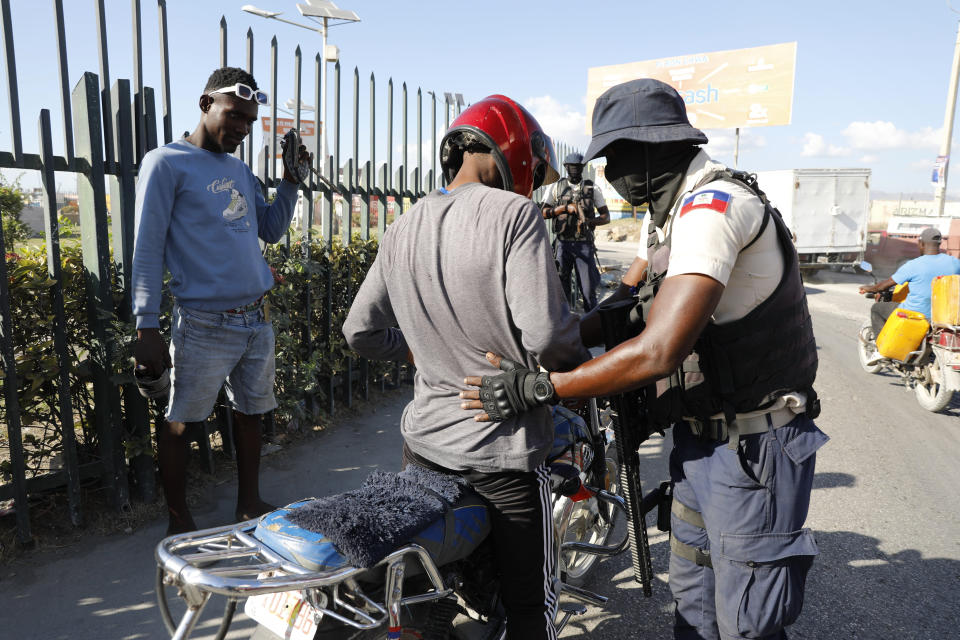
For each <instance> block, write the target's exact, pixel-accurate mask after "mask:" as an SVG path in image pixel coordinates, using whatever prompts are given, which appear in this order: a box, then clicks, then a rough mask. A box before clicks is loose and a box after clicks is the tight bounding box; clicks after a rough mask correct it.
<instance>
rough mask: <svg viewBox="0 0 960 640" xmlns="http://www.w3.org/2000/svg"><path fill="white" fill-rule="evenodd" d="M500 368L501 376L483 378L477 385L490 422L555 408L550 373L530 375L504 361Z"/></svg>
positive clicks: (515, 364) (516, 365) (528, 371)
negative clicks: (546, 406) (537, 409)
mask: <svg viewBox="0 0 960 640" xmlns="http://www.w3.org/2000/svg"><path fill="white" fill-rule="evenodd" d="M500 368H501V369H502V370H503V373H501V374H499V375H496V376H483V378H482V379H481V382H480V401H481V402H482V403H483V410H484V411H485V412H486V413H487V415H488V416H490V420H492V421H494V422H502V421H503V420H509V419H510V418H513V417H515V416H517V415H519V414H521V413H524V412H526V411H529V410H530V409H533V408H534V407H541V406H543V405H545V404H556V402H557V399H556V394H555V393H554V390H553V384H551V382H550V374H549V373H538V372H536V371H531V370H530V369H527V368H526V367H524V366H523V365H521V364H520V363H518V362H514V361H513V360H507V359H506V358H504V359H502V360H501V361H500Z"/></svg>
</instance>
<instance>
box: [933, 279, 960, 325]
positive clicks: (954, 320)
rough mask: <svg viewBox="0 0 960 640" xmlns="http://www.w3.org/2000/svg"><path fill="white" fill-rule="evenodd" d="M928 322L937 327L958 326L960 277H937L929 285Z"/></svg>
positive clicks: (959, 321) (959, 319)
mask: <svg viewBox="0 0 960 640" xmlns="http://www.w3.org/2000/svg"><path fill="white" fill-rule="evenodd" d="M930 289H931V292H930V293H931V300H930V302H931V304H930V309H931V311H932V313H931V314H930V315H931V318H930V320H931V321H932V322H933V324H935V325H938V326H948V327H954V326H957V325H960V276H957V275H953V276H937V277H936V278H934V279H933V283H932V284H931V285H930Z"/></svg>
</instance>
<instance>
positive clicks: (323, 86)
mask: <svg viewBox="0 0 960 640" xmlns="http://www.w3.org/2000/svg"><path fill="white" fill-rule="evenodd" d="M320 35H321V37H322V39H323V44H322V45H321V46H322V47H323V48H322V49H321V50H320V64H321V65H322V66H321V67H320V94H321V95H322V96H323V100H321V101H320V122H318V123H317V124H318V125H319V126H320V148H321V149H322V150H323V158H320V163H319V164H320V173H321V175H322V174H323V172H324V171H326V167H327V155H328V154H327V19H326V18H324V19H323V29H321V30H320ZM337 170H338V169H337V167H334V168H333V171H334V173H336V172H337ZM327 177H331V176H327Z"/></svg>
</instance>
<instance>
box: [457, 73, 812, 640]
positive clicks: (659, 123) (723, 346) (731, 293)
mask: <svg viewBox="0 0 960 640" xmlns="http://www.w3.org/2000/svg"><path fill="white" fill-rule="evenodd" d="M706 142H707V138H706V136H704V135H703V133H702V132H701V131H699V130H697V129H695V128H694V127H692V126H691V125H690V123H689V121H688V120H687V116H686V109H685V106H684V102H683V99H682V98H681V97H680V95H679V94H678V93H677V92H676V91H675V90H674V89H673V88H671V87H670V86H669V85H666V84H664V83H662V82H660V81H657V80H652V79H640V80H632V81H630V82H627V83H624V84H621V85H617V86H615V87H612V88H611V89H609V90H608V91H606V92H605V93H604V94H603V95H601V96H600V98H599V99H598V100H597V103H596V106H595V108H594V111H593V140H592V142H591V144H590V147H589V149H588V150H587V153H586V154H585V157H586V159H588V160H589V159H590V158H594V157H597V156H605V157H606V159H607V167H606V176H607V179H608V180H609V181H610V183H611V184H612V185H613V187H614V188H615V189H616V190H617V193H619V194H620V195H621V196H622V197H623V198H624V199H625V200H627V201H628V202H630V203H631V204H632V205H641V204H647V205H648V206H649V214H648V218H646V220H647V229H648V232H649V239H648V242H647V243H646V255H645V256H641V258H644V259H648V262H649V265H648V268H647V278H646V280H645V282H644V283H643V284H642V285H641V286H640V292H639V300H641V301H646V302H648V303H649V304H648V305H647V306H646V313H645V314H644V315H645V320H646V325H645V327H644V328H643V329H642V331H640V333H639V334H638V335H637V336H635V337H633V338H631V339H629V340H627V341H626V342H624V343H623V344H621V345H619V347H618V348H617V349H614V350H611V351H609V352H607V353H605V354H603V355H602V356H599V357H597V358H595V359H593V360H590V361H588V362H586V363H585V364H583V365H581V366H580V367H578V368H576V369H574V370H572V371H568V372H553V373H550V374H546V373H537V372H535V371H531V370H529V369H525V368H522V367H519V368H517V367H515V366H514V364H515V363H513V362H510V361H501V360H500V359H499V358H498V356H495V355H494V354H492V353H491V354H488V358H489V359H490V360H491V362H494V363H495V364H498V365H499V366H500V367H501V369H503V371H504V372H503V373H501V374H500V375H497V376H487V377H484V378H483V379H481V378H478V377H472V378H468V379H466V380H465V382H466V383H467V384H468V385H469V384H472V385H476V386H479V387H480V388H479V389H473V390H469V391H464V392H462V393H461V397H463V398H464V399H465V400H466V402H464V403H463V406H464V408H465V409H483V412H482V413H479V414H478V415H477V416H476V417H475V419H476V420H478V421H484V420H487V419H493V420H497V419H500V418H501V417H502V416H504V415H507V416H509V415H513V414H514V412H516V411H523V410H526V409H527V408H529V407H533V406H538V405H539V404H543V403H549V402H556V401H558V400H560V399H564V398H585V397H591V396H603V395H611V394H615V393H621V392H625V391H629V390H632V389H638V388H646V389H647V392H646V398H647V402H648V405H647V409H648V411H649V414H650V416H651V422H653V424H654V425H655V426H660V427H667V426H670V425H671V424H673V425H674V427H673V443H674V446H673V450H672V452H671V456H670V472H671V477H672V480H673V482H674V494H673V495H674V501H673V508H672V512H673V513H672V517H671V524H672V533H671V540H670V548H671V558H670V586H671V589H672V591H673V596H674V603H675V631H674V637H675V638H679V639H683V640H687V639H707V640H732V639H740V638H751V639H771V640H772V639H781V638H785V637H786V634H785V632H784V628H785V627H786V626H787V625H789V624H791V623H792V622H794V621H795V620H796V619H797V616H798V615H799V614H800V609H801V606H802V601H803V590H804V583H805V579H806V574H807V570H808V569H809V567H810V565H811V563H812V561H813V558H814V556H816V555H817V553H818V551H817V545H816V542H815V540H814V537H813V534H812V533H811V532H810V530H809V529H805V528H804V527H803V524H804V521H805V520H806V516H807V510H808V507H809V500H810V491H811V488H812V483H813V475H814V461H815V458H816V455H815V452H816V451H817V449H819V448H820V447H821V446H822V445H823V444H824V443H825V442H826V441H827V439H828V438H827V436H826V435H824V434H823V432H821V431H820V430H819V429H818V428H817V427H816V425H815V424H814V422H813V418H815V417H816V415H817V413H818V408H819V403H818V402H817V400H816V394H815V392H814V391H813V387H812V385H813V382H814V378H815V376H816V370H817V351H816V344H815V341H814V336H813V330H812V327H811V321H810V314H809V312H808V310H807V303H806V297H805V294H804V290H803V285H802V284H801V281H800V274H799V270H798V268H797V255H796V252H795V250H794V249H793V245H792V242H791V240H790V233H789V231H788V229H787V227H786V225H785V224H784V223H783V221H782V220H781V219H780V216H779V214H778V213H777V212H776V211H775V210H773V209H772V208H771V207H768V206H765V202H764V199H763V198H761V197H759V196H758V194H757V192H756V191H755V190H754V189H753V188H752V186H751V185H750V184H749V182H750V180H749V178H747V180H746V182H742V181H740V180H739V179H737V178H736V177H735V176H734V175H733V173H732V172H730V171H729V170H728V169H726V167H724V166H723V165H721V164H719V163H715V162H713V161H712V160H710V158H709V156H708V155H707V154H706V152H704V151H703V150H701V149H700V148H699V146H698V145H700V144H703V143H706ZM744 177H745V175H740V176H739V178H740V179H743V178H744ZM646 302H645V303H644V305H645V304H646ZM644 305H641V306H644ZM581 333H582V335H584V337H585V339H586V340H587V341H588V342H593V341H595V336H591V335H589V334H590V332H585V331H583V325H581ZM653 383H656V384H655V386H653Z"/></svg>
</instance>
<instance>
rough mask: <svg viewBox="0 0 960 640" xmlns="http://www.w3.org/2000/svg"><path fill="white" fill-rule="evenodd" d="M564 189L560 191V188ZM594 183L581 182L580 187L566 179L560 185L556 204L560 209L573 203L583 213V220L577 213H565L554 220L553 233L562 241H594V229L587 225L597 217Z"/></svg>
mask: <svg viewBox="0 0 960 640" xmlns="http://www.w3.org/2000/svg"><path fill="white" fill-rule="evenodd" d="M560 186H562V187H563V188H562V189H560V188H559V187H560ZM593 189H594V186H593V182H592V181H591V180H581V181H580V185H579V188H578V185H573V184H571V183H570V181H569V180H567V179H566V178H564V179H563V181H562V182H561V183H560V184H559V185H558V189H557V191H558V193H557V197H556V202H557V206H558V207H562V206H565V205H568V204H570V203H571V202H572V203H574V204H578V205H579V209H580V211H581V212H583V219H581V218H580V216H579V215H578V214H576V213H565V214H561V215H559V216H557V217H556V218H554V219H553V232H554V233H555V234H557V237H558V238H559V239H560V240H563V241H565V242H569V241H585V242H592V241H593V229H592V228H591V227H590V226H589V225H588V224H586V222H585V221H586V220H591V219H593V218H594V217H596V215H597V210H596V206H595V204H594V200H593Z"/></svg>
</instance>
